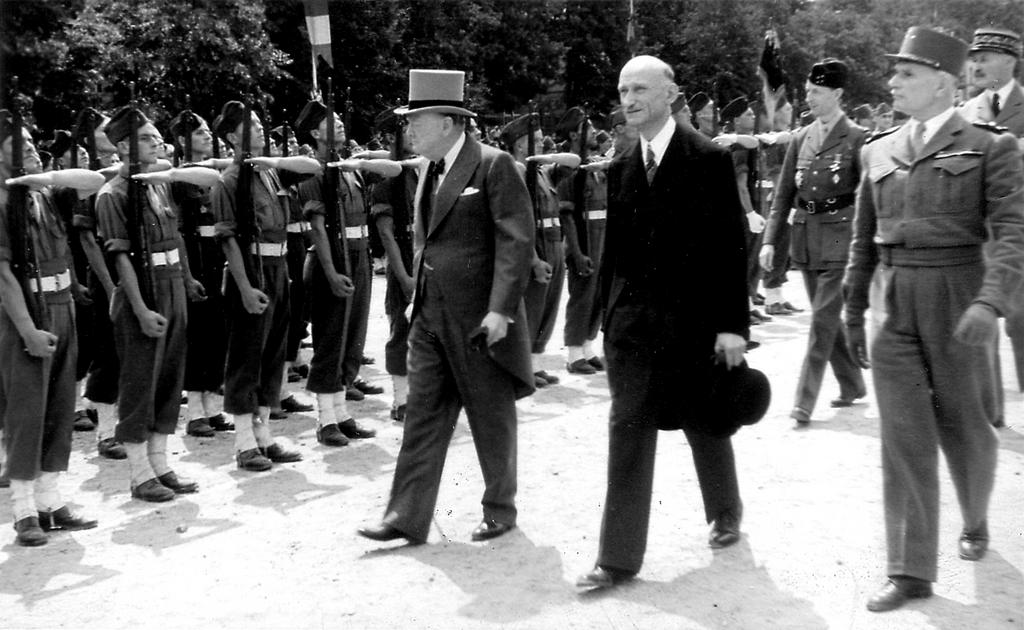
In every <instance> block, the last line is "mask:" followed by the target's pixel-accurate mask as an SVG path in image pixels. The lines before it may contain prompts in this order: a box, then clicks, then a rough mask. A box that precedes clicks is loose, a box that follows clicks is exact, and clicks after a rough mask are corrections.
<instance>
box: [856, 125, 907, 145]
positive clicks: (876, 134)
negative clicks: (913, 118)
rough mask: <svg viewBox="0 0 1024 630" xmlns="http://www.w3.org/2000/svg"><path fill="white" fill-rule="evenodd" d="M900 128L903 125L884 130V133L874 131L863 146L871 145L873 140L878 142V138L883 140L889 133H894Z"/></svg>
mask: <svg viewBox="0 0 1024 630" xmlns="http://www.w3.org/2000/svg"><path fill="white" fill-rule="evenodd" d="M901 127H903V125H897V126H896V127H892V128H891V129H886V130H885V131H876V132H874V133H873V134H871V136H870V137H869V138H868V139H867V140H865V141H864V144H871V143H872V142H874V141H875V140H878V139H879V138H884V137H886V136H887V135H889V134H891V133H895V132H896V131H898V130H899V129H900V128H901Z"/></svg>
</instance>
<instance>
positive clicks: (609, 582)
mask: <svg viewBox="0 0 1024 630" xmlns="http://www.w3.org/2000/svg"><path fill="white" fill-rule="evenodd" d="M635 576H636V574H635V573H630V572H629V571H622V570H619V569H612V568H611V567H594V569H593V570H592V571H590V572H589V573H584V574H583V575H581V576H579V577H578V578H576V587H577V588H582V589H587V590H598V589H602V588H611V587H613V586H615V585H616V584H622V583H623V582H626V581H629V580H632V579H633V578H634V577H635Z"/></svg>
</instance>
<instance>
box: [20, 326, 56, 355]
mask: <svg viewBox="0 0 1024 630" xmlns="http://www.w3.org/2000/svg"><path fill="white" fill-rule="evenodd" d="M22 341H24V342H25V352H27V353H29V354H30V355H32V356H34V357H36V358H38V359H45V358H47V357H51V356H53V353H54V352H56V351H57V335H55V334H53V333H51V332H48V331H46V330H40V329H38V328H36V329H34V330H32V331H31V332H30V333H29V334H28V335H26V336H25V337H23V338H22Z"/></svg>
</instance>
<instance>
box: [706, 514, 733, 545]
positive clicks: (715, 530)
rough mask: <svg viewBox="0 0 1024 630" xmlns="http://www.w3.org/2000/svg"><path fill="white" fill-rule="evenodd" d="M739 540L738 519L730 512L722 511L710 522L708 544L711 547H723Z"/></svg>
mask: <svg viewBox="0 0 1024 630" xmlns="http://www.w3.org/2000/svg"><path fill="white" fill-rule="evenodd" d="M739 540H740V519H738V518H736V516H735V515H734V514H733V513H732V512H722V513H721V514H719V515H718V518H716V519H715V521H714V522H713V523H712V524H711V533H710V534H708V545H709V546H710V547H711V548H712V549H723V548H725V547H729V546H731V545H735V544H736V543H738V542H739Z"/></svg>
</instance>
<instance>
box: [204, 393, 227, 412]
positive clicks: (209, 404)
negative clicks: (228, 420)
mask: <svg viewBox="0 0 1024 630" xmlns="http://www.w3.org/2000/svg"><path fill="white" fill-rule="evenodd" d="M202 398H203V415H205V416H206V417H207V418H212V417H213V416H215V415H217V414H218V413H222V411H223V410H222V409H221V406H220V405H218V404H217V394H215V393H213V392H203V393H202Z"/></svg>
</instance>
